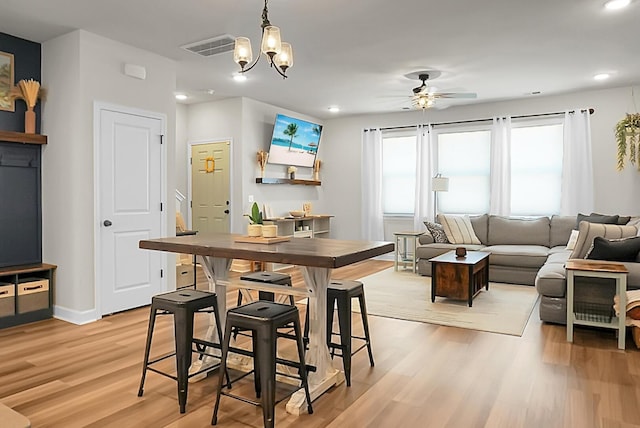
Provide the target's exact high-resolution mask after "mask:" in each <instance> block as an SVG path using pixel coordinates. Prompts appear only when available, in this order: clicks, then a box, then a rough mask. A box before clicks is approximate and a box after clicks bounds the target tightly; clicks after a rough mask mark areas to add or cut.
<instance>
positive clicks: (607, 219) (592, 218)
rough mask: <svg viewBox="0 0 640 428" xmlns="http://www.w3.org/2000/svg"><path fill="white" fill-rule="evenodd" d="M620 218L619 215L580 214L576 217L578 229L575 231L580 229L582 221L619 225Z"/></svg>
mask: <svg viewBox="0 0 640 428" xmlns="http://www.w3.org/2000/svg"><path fill="white" fill-rule="evenodd" d="M619 217H620V216H618V215H601V214H596V213H592V214H591V215H586V214H578V215H577V217H576V227H574V229H578V227H579V226H580V222H581V221H588V222H589V223H599V224H618V218H619Z"/></svg>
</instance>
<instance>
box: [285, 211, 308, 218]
mask: <svg viewBox="0 0 640 428" xmlns="http://www.w3.org/2000/svg"><path fill="white" fill-rule="evenodd" d="M289 214H291V217H304V214H305V213H304V211H289Z"/></svg>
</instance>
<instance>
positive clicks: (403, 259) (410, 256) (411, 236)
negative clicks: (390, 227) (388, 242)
mask: <svg viewBox="0 0 640 428" xmlns="http://www.w3.org/2000/svg"><path fill="white" fill-rule="evenodd" d="M393 234H394V235H395V237H396V255H395V258H394V263H393V269H394V270H395V271H398V263H399V262H400V263H402V265H403V266H406V265H407V263H409V262H410V263H411V271H412V272H413V273H415V272H416V249H417V248H418V238H419V237H420V235H423V234H424V232H394V233H393ZM400 239H403V240H404V242H403V246H402V252H401V251H400V245H399V244H400ZM408 241H411V244H412V247H411V248H413V251H412V252H411V253H409V252H408V251H407V250H408V247H409V245H408V244H409V242H408Z"/></svg>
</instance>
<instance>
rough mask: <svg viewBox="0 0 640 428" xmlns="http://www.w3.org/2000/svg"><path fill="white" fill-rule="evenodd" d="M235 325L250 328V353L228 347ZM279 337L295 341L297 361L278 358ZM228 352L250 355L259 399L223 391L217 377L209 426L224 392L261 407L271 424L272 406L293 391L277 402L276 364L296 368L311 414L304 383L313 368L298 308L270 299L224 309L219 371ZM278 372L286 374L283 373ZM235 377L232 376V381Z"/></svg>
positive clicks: (214, 423) (215, 422)
mask: <svg viewBox="0 0 640 428" xmlns="http://www.w3.org/2000/svg"><path fill="white" fill-rule="evenodd" d="M291 327H293V330H294V335H291V334H288V333H280V332H278V329H281V328H288V329H290V328H291ZM234 328H239V329H242V330H250V331H251V332H252V342H253V352H251V351H247V350H243V349H238V348H230V347H229V342H230V340H231V333H232V331H233V329H234ZM279 337H284V338H288V339H294V340H295V341H296V343H297V348H298V361H290V360H285V359H282V358H278V357H277V355H276V351H277V349H276V348H277V340H278V338H279ZM229 352H236V353H240V354H242V355H247V356H252V357H253V359H254V364H253V365H254V370H253V374H254V386H255V391H256V397H257V398H259V399H260V401H253V400H250V399H248V398H245V397H241V396H238V395H234V394H231V393H229V392H227V391H223V390H222V386H223V379H222V377H220V379H219V381H218V389H217V391H216V403H215V407H214V409H213V417H212V418H211V424H212V425H216V424H217V423H218V409H219V407H220V396H221V395H226V396H229V397H232V398H235V399H238V400H241V401H244V402H245V403H249V404H253V405H256V406H261V407H262V417H263V420H264V426H265V427H268V428H272V427H274V426H275V405H276V404H277V403H279V402H280V401H282V400H284V399H285V398H287V397H289V396H290V395H291V394H292V393H293V392H295V391H292V392H290V393H289V394H287V395H286V396H284V397H281V398H280V399H278V400H277V401H276V364H284V365H287V366H290V367H295V368H297V369H298V371H299V375H300V376H299V378H300V381H301V386H300V387H301V388H304V391H305V395H306V399H307V410H308V412H309V413H310V414H311V413H313V408H312V407H311V396H310V394H309V385H308V382H307V371H312V370H314V368H312V367H310V366H307V365H306V364H305V361H304V343H303V341H302V332H301V327H300V318H299V314H298V308H296V307H295V306H290V305H284V304H281V303H275V302H270V301H256V302H252V303H248V304H246V305H244V306H239V307H237V308H233V309H229V311H227V320H226V326H225V334H224V342H223V343H222V363H221V367H222V368H221V370H226V366H227V356H228V354H229ZM279 374H281V375H286V374H284V373H279ZM246 375H247V374H244V375H242V376H241V377H240V378H243V377H245V376H246ZM240 378H238V379H240ZM238 379H234V382H235V381H237V380H238ZM228 386H229V387H230V386H231V384H230V383H229V384H228Z"/></svg>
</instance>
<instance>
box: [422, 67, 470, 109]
mask: <svg viewBox="0 0 640 428" xmlns="http://www.w3.org/2000/svg"><path fill="white" fill-rule="evenodd" d="M418 79H419V80H420V81H421V82H422V84H421V85H420V86H417V87H415V88H413V95H412V96H411V104H412V105H413V107H415V108H419V109H426V108H431V107H433V106H434V105H435V104H436V100H438V99H441V98H467V99H470V98H476V97H477V95H476V94H474V93H472V92H437V91H436V88H434V87H430V86H428V85H427V80H428V79H429V74H428V73H421V74H419V75H418Z"/></svg>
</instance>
